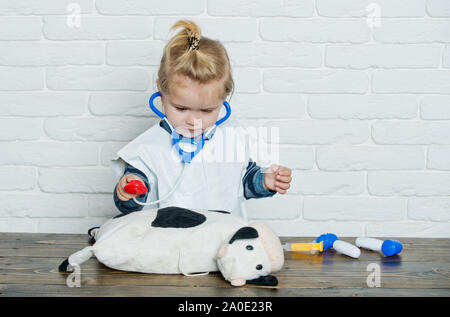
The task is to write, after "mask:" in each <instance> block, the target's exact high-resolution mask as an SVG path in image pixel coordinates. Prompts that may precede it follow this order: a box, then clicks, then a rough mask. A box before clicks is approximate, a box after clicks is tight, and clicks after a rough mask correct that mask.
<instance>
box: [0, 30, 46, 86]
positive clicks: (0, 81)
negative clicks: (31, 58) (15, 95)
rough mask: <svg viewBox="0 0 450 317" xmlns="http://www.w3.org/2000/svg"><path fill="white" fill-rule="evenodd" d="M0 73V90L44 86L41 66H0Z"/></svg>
mask: <svg viewBox="0 0 450 317" xmlns="http://www.w3.org/2000/svg"><path fill="white" fill-rule="evenodd" d="M0 29H1V25H0ZM0 74H2V76H0V91H2V90H41V89H43V88H44V72H43V70H42V69H41V68H25V67H23V68H22V67H19V68H16V67H0Z"/></svg>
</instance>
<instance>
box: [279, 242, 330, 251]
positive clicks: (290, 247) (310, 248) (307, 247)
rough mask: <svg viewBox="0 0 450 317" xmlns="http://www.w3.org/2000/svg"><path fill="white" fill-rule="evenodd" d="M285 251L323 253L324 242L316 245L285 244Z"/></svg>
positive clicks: (312, 243)
mask: <svg viewBox="0 0 450 317" xmlns="http://www.w3.org/2000/svg"><path fill="white" fill-rule="evenodd" d="M283 249H284V250H286V251H296V252H312V251H319V252H322V251H323V242H319V243H315V242H311V243H285V244H283Z"/></svg>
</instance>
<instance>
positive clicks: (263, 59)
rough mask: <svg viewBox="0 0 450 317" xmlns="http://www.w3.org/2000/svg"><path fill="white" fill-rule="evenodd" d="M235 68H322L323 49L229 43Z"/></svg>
mask: <svg viewBox="0 0 450 317" xmlns="http://www.w3.org/2000/svg"><path fill="white" fill-rule="evenodd" d="M225 48H226V49H227V52H228V56H229V57H230V60H231V64H232V65H233V66H242V67H279V66H292V65H295V66H296V67H308V68H314V67H320V66H321V64H322V55H323V54H322V48H321V47H320V46H318V45H314V44H297V43H251V44H242V43H241V44H235V43H229V44H227V45H226V46H225Z"/></svg>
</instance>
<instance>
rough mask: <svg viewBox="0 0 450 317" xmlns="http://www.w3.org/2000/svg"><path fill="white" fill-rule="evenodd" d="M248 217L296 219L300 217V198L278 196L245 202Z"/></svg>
mask: <svg viewBox="0 0 450 317" xmlns="http://www.w3.org/2000/svg"><path fill="white" fill-rule="evenodd" d="M245 207H246V210H247V216H248V218H249V219H252V220H257V219H258V220H259V219H264V220H266V219H295V218H298V217H300V214H301V209H302V199H301V197H300V196H294V195H280V194H276V195H275V196H273V197H271V198H260V199H249V200H247V201H246V202H245Z"/></svg>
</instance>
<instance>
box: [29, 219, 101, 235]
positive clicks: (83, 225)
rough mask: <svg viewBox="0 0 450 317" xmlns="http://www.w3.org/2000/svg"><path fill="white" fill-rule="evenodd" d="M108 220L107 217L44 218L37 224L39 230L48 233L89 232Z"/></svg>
mask: <svg viewBox="0 0 450 317" xmlns="http://www.w3.org/2000/svg"><path fill="white" fill-rule="evenodd" d="M106 220H108V219H107V218H79V219H66V218H60V219H49V218H47V219H46V218H42V219H40V220H39V222H38V224H37V230H38V232H48V233H73V234H75V233H77V234H83V233H84V234H87V232H88V230H89V229H90V228H93V227H98V226H100V225H102V224H103V223H105V222H106Z"/></svg>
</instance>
